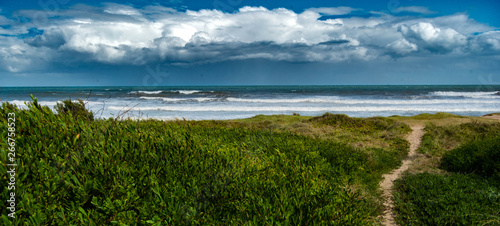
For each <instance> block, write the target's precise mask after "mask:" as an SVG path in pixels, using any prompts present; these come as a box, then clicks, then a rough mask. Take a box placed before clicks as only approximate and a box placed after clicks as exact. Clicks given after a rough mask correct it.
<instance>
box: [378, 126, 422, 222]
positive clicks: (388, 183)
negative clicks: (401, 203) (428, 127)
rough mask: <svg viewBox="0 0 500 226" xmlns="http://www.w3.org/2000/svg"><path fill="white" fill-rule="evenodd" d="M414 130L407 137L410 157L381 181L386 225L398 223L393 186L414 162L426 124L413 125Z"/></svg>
mask: <svg viewBox="0 0 500 226" xmlns="http://www.w3.org/2000/svg"><path fill="white" fill-rule="evenodd" d="M411 129H412V130H413V131H412V132H411V134H410V135H409V136H408V137H407V138H406V139H407V140H408V141H409V142H410V153H409V154H408V157H407V158H406V159H405V160H403V164H402V165H401V167H399V168H398V169H396V170H394V171H392V172H391V173H389V174H384V180H383V181H382V182H381V183H380V187H381V188H382V191H383V194H384V197H385V200H386V201H385V202H384V206H385V207H386V210H385V211H384V215H383V221H382V223H383V224H384V225H396V223H395V222H394V213H393V212H392V209H393V208H394V203H393V200H392V188H393V186H394V181H395V180H396V179H397V178H399V177H400V176H401V174H402V173H403V172H404V171H406V170H407V169H408V166H409V165H410V164H411V163H412V162H413V160H414V158H415V156H416V154H417V152H416V150H417V148H418V147H419V145H420V140H421V138H422V136H423V135H424V130H423V129H424V125H414V126H412V127H411Z"/></svg>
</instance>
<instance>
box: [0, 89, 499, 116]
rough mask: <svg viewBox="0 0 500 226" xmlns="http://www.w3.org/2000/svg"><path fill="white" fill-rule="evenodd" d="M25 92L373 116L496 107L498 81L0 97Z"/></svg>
mask: <svg viewBox="0 0 500 226" xmlns="http://www.w3.org/2000/svg"><path fill="white" fill-rule="evenodd" d="M30 94H33V96H34V97H37V99H38V102H39V103H40V104H42V105H46V106H49V107H51V108H54V106H55V105H56V103H57V102H59V101H61V100H66V99H72V100H76V99H82V100H84V102H85V103H86V105H87V108H89V109H90V110H92V111H93V112H94V115H95V116H96V117H97V118H109V117H118V116H120V117H124V118H127V117H130V118H141V119H147V118H154V119H183V118H185V119H193V120H202V119H238V118H248V117H252V116H255V115H259V114H264V115H272V114H288V115H289V114H293V113H298V114H300V115H308V116H317V115H322V114H324V113H326V112H330V113H335V114H346V115H349V116H352V117H372V116H391V115H402V116H411V115H417V114H421V113H436V112H448V113H453V114H458V115H467V116H480V115H484V114H487V113H493V112H500V86H498V85H496V86H494V85H487V86H486V85H469V86H453V85H448V86H201V87H2V88H0V99H1V100H2V101H8V102H11V103H13V104H16V105H18V106H19V107H23V108H25V107H26V106H25V102H26V101H31V98H30Z"/></svg>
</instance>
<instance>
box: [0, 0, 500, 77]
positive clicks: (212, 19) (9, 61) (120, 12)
mask: <svg viewBox="0 0 500 226" xmlns="http://www.w3.org/2000/svg"><path fill="white" fill-rule="evenodd" d="M354 10H358V9H354V8H350V7H336V8H312V9H307V10H305V11H303V12H300V13H297V12H294V11H292V10H289V9H285V8H277V9H267V8H264V7H249V6H245V7H242V8H240V9H239V10H237V11H235V12H233V13H227V12H222V11H219V10H208V9H204V10H199V11H192V10H186V11H184V12H182V11H176V10H174V9H171V8H165V7H159V6H148V7H144V8H133V7H130V6H125V5H119V4H106V5H104V6H103V7H90V6H84V5H78V6H75V7H73V8H71V9H68V10H60V11H58V12H57V15H56V16H54V17H53V18H51V19H50V20H49V21H48V22H47V23H45V24H43V25H40V26H38V27H37V29H38V30H43V34H35V35H31V36H30V35H28V36H26V37H24V36H23V37H22V38H19V37H16V36H19V35H26V34H28V33H29V32H28V29H29V28H30V25H29V24H12V27H11V28H10V29H9V30H5V31H1V32H2V33H0V35H1V34H9V35H4V37H2V38H3V39H4V40H3V41H1V42H0V59H2V63H0V67H1V68H3V70H7V71H12V72H19V71H23V70H31V69H32V68H34V66H33V65H35V64H37V65H36V67H41V66H40V65H44V64H51V63H52V64H54V63H55V64H59V63H63V64H66V65H71V64H74V63H77V62H78V61H84V62H95V63H102V64H135V65H141V64H147V63H150V62H158V61H163V62H166V63H172V64H179V63H181V64H201V63H207V62H221V61H228V60H245V59H268V60H274V61H289V62H343V61H353V60H361V61H369V60H373V59H380V58H384V57H385V58H391V57H397V58H399V57H406V56H411V55H414V54H415V55H417V54H420V55H422V54H440V55H445V54H455V55H456V54H462V55H467V54H483V53H485V54H486V53H487V54H490V55H491V54H497V55H498V54H499V51H500V41H499V40H500V35H499V34H498V31H493V30H494V29H493V28H491V27H489V26H487V25H484V24H480V23H478V22H476V21H474V20H472V19H470V18H469V17H468V16H467V15H465V14H455V15H450V16H441V17H434V18H432V17H431V18H429V17H425V18H424V17H398V16H393V15H378V16H373V17H368V18H364V17H356V16H351V17H349V16H347V17H344V18H336V19H332V18H329V19H322V16H324V15H347V14H350V13H351V12H352V11H354ZM400 11H401V12H402V11H413V12H417V11H420V13H425V12H426V11H425V10H424V9H423V8H419V7H405V8H400ZM33 13H36V11H34V10H31V11H21V12H18V13H17V14H18V15H24V16H29V15H32V14H33ZM57 16H58V17H57ZM0 19H1V18H0ZM2 21H5V19H3V20H2ZM36 67H35V68H36Z"/></svg>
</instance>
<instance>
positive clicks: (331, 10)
mask: <svg viewBox="0 0 500 226" xmlns="http://www.w3.org/2000/svg"><path fill="white" fill-rule="evenodd" d="M356 10H359V9H355V8H351V7H346V6H340V7H321V8H309V9H308V11H312V12H317V13H320V14H323V15H328V16H339V15H346V14H350V13H351V12H352V11H356Z"/></svg>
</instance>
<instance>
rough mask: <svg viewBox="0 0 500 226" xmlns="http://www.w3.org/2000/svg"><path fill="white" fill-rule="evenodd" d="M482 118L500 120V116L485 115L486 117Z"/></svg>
mask: <svg viewBox="0 0 500 226" xmlns="http://www.w3.org/2000/svg"><path fill="white" fill-rule="evenodd" d="M481 117H484V118H491V119H496V120H500V115H490V116H486V115H485V116H481Z"/></svg>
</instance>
